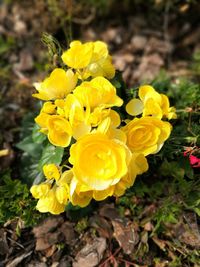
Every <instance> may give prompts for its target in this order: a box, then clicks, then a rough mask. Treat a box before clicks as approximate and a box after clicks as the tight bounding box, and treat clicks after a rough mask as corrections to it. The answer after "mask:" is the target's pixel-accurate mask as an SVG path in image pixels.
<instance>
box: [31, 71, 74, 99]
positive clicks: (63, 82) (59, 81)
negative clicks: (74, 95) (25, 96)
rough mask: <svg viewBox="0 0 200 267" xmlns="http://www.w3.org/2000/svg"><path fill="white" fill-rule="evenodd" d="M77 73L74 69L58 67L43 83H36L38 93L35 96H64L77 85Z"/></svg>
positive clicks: (43, 97)
mask: <svg viewBox="0 0 200 267" xmlns="http://www.w3.org/2000/svg"><path fill="white" fill-rule="evenodd" d="M76 83H77V75H76V74H74V73H73V71H72V70H67V71H65V70H63V69H60V68H56V69H55V70H53V71H52V73H51V74H50V76H49V77H48V78H46V79H45V80H44V81H43V82H42V83H35V84H34V85H35V88H36V90H37V91H38V93H37V94H33V96H34V97H36V98H39V99H42V100H54V99H58V98H64V97H66V95H68V94H69V93H70V92H71V91H72V90H73V89H74V88H75V86H76Z"/></svg>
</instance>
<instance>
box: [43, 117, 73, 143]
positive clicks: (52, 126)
mask: <svg viewBox="0 0 200 267" xmlns="http://www.w3.org/2000/svg"><path fill="white" fill-rule="evenodd" d="M47 128H48V139H49V141H50V142H51V143H52V144H53V145H55V146H61V147H67V146H68V145H69V144H70V142H71V137H72V129H71V126H70V124H69V121H67V120H66V119H65V118H63V117H61V116H60V115H51V116H50V117H49V118H48V121H47Z"/></svg>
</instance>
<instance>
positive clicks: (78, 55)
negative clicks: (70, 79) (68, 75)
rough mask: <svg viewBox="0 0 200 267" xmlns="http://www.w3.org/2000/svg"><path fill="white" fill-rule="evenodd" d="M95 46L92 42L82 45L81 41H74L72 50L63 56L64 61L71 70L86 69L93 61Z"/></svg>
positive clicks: (71, 46) (71, 45) (71, 44)
mask: <svg viewBox="0 0 200 267" xmlns="http://www.w3.org/2000/svg"><path fill="white" fill-rule="evenodd" d="M93 46H94V45H93V43H92V42H88V43H85V44H82V43H81V42H80V41H73V42H71V43H70V48H69V49H68V50H67V51H65V52H64V53H63V54H62V60H63V62H64V63H65V64H66V65H67V66H69V67H70V68H73V69H82V68H85V67H87V66H88V64H89V63H90V61H91V58H92V53H93Z"/></svg>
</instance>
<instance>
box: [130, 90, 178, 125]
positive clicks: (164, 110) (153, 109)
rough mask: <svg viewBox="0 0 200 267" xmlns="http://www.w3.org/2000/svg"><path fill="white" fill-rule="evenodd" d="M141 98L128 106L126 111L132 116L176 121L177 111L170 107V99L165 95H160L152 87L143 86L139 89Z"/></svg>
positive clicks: (134, 99)
mask: <svg viewBox="0 0 200 267" xmlns="http://www.w3.org/2000/svg"><path fill="white" fill-rule="evenodd" d="M139 98H140V99H136V98H133V99H132V100H130V101H129V102H128V104H127V105H126V111H127V113H128V114H130V115H132V116H137V115H139V114H141V113H142V116H143V117H146V116H149V115H151V116H153V117H156V118H159V119H162V118H163V117H166V118H167V119H169V120H170V119H175V118H176V117H177V116H176V109H175V108H174V107H170V105H169V99H168V97H167V96H166V95H164V94H159V93H158V92H156V90H155V89H154V88H153V87H152V86H150V85H143V86H141V87H140V88H139Z"/></svg>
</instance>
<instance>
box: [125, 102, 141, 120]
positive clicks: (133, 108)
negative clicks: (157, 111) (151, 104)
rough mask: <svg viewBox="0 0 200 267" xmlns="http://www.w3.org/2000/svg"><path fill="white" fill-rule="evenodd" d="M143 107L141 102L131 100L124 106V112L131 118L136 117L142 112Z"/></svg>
mask: <svg viewBox="0 0 200 267" xmlns="http://www.w3.org/2000/svg"><path fill="white" fill-rule="evenodd" d="M143 108H144V105H143V103H142V101H141V100H139V99H137V98H134V99H131V100H130V101H129V102H128V104H127V105H126V112H127V113H128V114H129V115H131V116H137V115H139V114H141V113H142V112H143Z"/></svg>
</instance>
